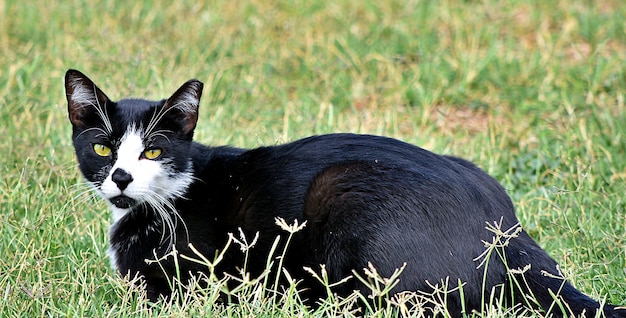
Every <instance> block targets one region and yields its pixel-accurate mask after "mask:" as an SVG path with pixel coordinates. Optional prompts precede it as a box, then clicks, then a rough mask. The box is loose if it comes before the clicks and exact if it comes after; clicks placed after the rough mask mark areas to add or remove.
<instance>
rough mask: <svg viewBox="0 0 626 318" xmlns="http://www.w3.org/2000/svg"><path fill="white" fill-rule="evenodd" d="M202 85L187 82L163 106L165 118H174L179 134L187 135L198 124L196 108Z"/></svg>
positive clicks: (200, 83) (195, 82) (198, 104)
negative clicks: (177, 123)
mask: <svg viewBox="0 0 626 318" xmlns="http://www.w3.org/2000/svg"><path fill="white" fill-rule="evenodd" d="M203 87H204V84H202V82H200V81H198V80H189V81H187V82H186V83H185V84H183V85H182V86H181V87H180V88H179V89H178V90H177V91H176V92H175V93H174V94H173V95H172V97H170V98H168V99H167V101H165V105H163V108H164V110H165V111H166V114H167V116H175V119H176V121H177V122H179V123H180V126H181V132H182V133H183V134H185V135H186V134H189V133H191V132H193V130H194V129H195V128H196V123H197V122H198V107H199V106H200V97H201V96H202V88H203Z"/></svg>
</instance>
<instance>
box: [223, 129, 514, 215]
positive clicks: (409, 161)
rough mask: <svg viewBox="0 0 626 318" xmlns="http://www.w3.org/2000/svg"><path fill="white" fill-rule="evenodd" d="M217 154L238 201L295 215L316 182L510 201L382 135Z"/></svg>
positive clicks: (495, 187) (452, 163) (460, 169)
mask: <svg viewBox="0 0 626 318" xmlns="http://www.w3.org/2000/svg"><path fill="white" fill-rule="evenodd" d="M222 151H229V152H230V154H231V155H230V156H226V157H227V158H229V159H228V160H224V161H223V165H224V166H223V167H220V168H219V170H221V171H222V172H223V173H224V175H225V178H228V179H229V180H230V181H231V185H230V186H231V187H232V188H234V189H238V191H239V193H238V194H239V195H240V197H242V198H244V199H245V198H253V199H254V201H255V205H256V206H259V205H262V206H264V207H268V210H276V209H280V210H286V211H292V212H294V213H296V214H299V213H300V212H301V211H302V209H303V206H302V203H303V202H305V201H307V200H310V198H311V195H309V194H310V192H311V191H317V190H319V189H318V188H319V187H320V185H322V184H323V185H325V186H327V187H333V186H335V185H338V184H343V186H345V187H353V188H354V187H355V186H356V185H361V186H362V187H364V189H365V188H367V189H371V190H372V191H380V190H381V189H382V188H385V189H387V190H388V191H386V192H383V193H388V194H389V195H392V194H393V195H404V196H407V197H415V196H417V195H420V193H419V191H420V189H430V190H428V191H431V190H432V189H440V190H441V191H442V192H446V193H453V192H455V193H460V194H462V195H464V196H466V197H488V196H491V197H492V199H494V200H499V199H500V198H501V200H502V202H501V203H502V204H503V205H508V204H509V202H510V201H509V199H508V196H507V195H506V193H505V192H504V190H503V189H502V188H501V187H500V185H499V184H498V183H497V182H496V181H495V180H494V179H493V178H491V177H489V176H488V175H487V174H486V173H484V172H483V171H482V170H480V169H479V168H477V167H476V166H475V165H473V164H472V163H470V162H467V161H465V160H463V159H459V158H453V157H447V156H441V155H437V154H434V153H432V152H430V151H427V150H425V149H422V148H420V147H417V146H414V145H411V144H408V143H405V142H402V141H399V140H396V139H392V138H387V137H380V136H372V135H357V134H329V135H319V136H312V137H308V138H304V139H300V140H296V141H294V142H291V143H287V144H283V145H278V146H270V147H260V148H256V149H251V150H246V151H244V150H238V149H237V150H222ZM322 181H324V182H322ZM424 191H427V190H424ZM307 193H309V194H307ZM242 201H243V200H242Z"/></svg>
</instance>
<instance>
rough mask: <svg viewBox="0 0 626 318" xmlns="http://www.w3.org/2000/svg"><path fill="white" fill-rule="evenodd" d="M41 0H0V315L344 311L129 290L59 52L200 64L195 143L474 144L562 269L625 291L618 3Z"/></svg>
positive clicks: (170, 75) (110, 81)
mask: <svg viewBox="0 0 626 318" xmlns="http://www.w3.org/2000/svg"><path fill="white" fill-rule="evenodd" d="M52 3H54V2H50V1H42V0H29V1H17V0H0V140H1V141H0V255H2V257H0V317H17V316H24V317H37V316H86V317H106V316H109V317H118V316H160V315H164V316H194V315H216V316H287V317H290V316H296V315H301V316H309V315H315V316H318V315H319V316H328V315H333V314H337V313H339V312H341V310H342V309H340V308H330V307H328V308H326V309H328V310H329V311H328V312H323V311H322V310H320V311H318V312H315V313H307V312H304V311H303V308H302V307H301V306H299V305H298V302H297V301H295V300H293V297H292V298H289V297H288V298H287V299H269V300H264V299H258V298H251V299H250V301H249V302H244V303H242V304H241V305H232V306H223V305H220V304H217V303H214V302H212V301H209V300H210V299H212V298H211V295H206V297H207V299H205V300H204V301H203V300H201V301H196V302H193V303H192V304H190V305H188V306H181V305H179V304H169V305H167V304H161V305H156V306H148V305H147V304H146V303H145V301H143V300H141V299H138V298H137V297H136V295H135V294H134V293H132V292H129V284H128V283H125V282H124V281H123V280H121V279H119V278H117V276H116V275H115V273H114V272H113V271H112V270H111V269H110V267H109V266H108V259H107V256H106V252H105V251H106V248H107V233H106V231H107V227H108V225H109V220H110V217H109V214H108V211H107V209H106V205H105V204H104V203H103V202H102V201H100V200H98V199H97V198H92V197H89V196H85V195H84V194H81V191H82V190H84V189H85V186H84V183H83V182H82V180H81V177H80V175H79V171H78V168H77V166H76V161H75V158H74V154H73V148H72V145H71V140H70V124H69V122H68V120H67V116H66V104H65V97H64V90H63V80H62V77H63V75H64V73H65V71H66V69H68V68H77V69H79V70H81V71H83V72H85V73H86V74H87V75H88V76H90V77H91V78H92V79H94V81H96V83H98V84H99V85H100V87H102V88H103V89H104V90H105V91H106V92H107V94H108V95H109V96H110V97H112V98H114V99H117V98H119V97H126V96H138V97H147V98H154V99H157V98H164V97H167V96H169V95H170V94H171V93H172V92H173V91H174V90H175V89H176V88H178V86H179V85H180V84H182V83H183V82H184V81H186V80H187V79H189V78H197V79H200V80H202V81H203V82H205V90H204V97H203V101H202V105H201V116H200V122H199V125H198V128H197V132H196V139H197V140H198V141H201V142H203V143H207V144H213V145H221V144H230V145H235V146H240V147H255V146H260V145H272V144H276V143H282V142H286V141H290V140H295V139H297V138H300V137H303V136H307V135H311V134H320V133H328V132H359V133H371V134H382V135H386V136H391V137H396V138H399V139H402V140H405V141H408V142H411V143H414V144H416V145H420V146H422V147H424V148H426V149H429V150H432V151H434V152H437V153H444V154H455V155H458V156H461V157H465V158H467V159H470V160H472V161H474V162H476V163H477V164H478V165H479V166H480V167H482V168H483V169H484V170H486V171H487V172H488V173H489V174H491V175H493V176H494V177H495V178H496V179H498V180H499V181H500V182H501V183H502V184H503V185H504V186H505V188H506V189H507V190H508V192H509V193H510V195H511V196H512V198H513V200H514V202H515V204H516V206H517V211H518V215H519V218H520V220H521V223H522V225H523V226H524V227H525V228H526V229H527V230H528V232H529V233H530V234H531V236H533V237H534V238H535V239H536V240H537V241H538V242H539V243H540V244H541V246H542V247H544V248H545V249H546V250H548V251H549V253H550V254H551V255H552V256H553V257H554V258H555V259H557V260H558V261H559V263H560V264H561V268H562V270H563V272H564V275H565V276H566V277H568V278H569V279H571V281H572V282H573V283H574V285H575V286H577V287H578V288H579V289H581V290H583V291H584V292H585V293H587V294H589V295H592V296H593V297H595V298H597V299H605V300H606V301H609V302H612V303H616V304H621V305H626V273H625V270H626V199H625V198H624V194H625V193H626V106H625V104H624V99H625V93H626V72H625V71H626V34H625V29H626V24H625V22H624V21H625V19H626V5H624V4H623V3H622V2H621V1H618V0H607V1H602V2H601V3H602V4H594V1H574V0H571V1H570V0H562V1H542V0H527V1H509V2H501V1H494V0H485V1H429V0H423V1H419V0H406V1H399V0H390V1H369V0H364V1H332V2H330V1H329V2H327V1H319V0H314V1H302V0H293V1H259V0H245V1H222V0H212V1H208V2H207V3H202V1H200V2H199V1H187V0H179V1H161V0H148V1H139V2H136V3H135V2H132V1H128V2H122V1H112V0H103V1H76V0H72V1H63V2H60V1H59V3H58V4H52ZM598 3H600V2H598ZM251 295H254V293H252V294H251ZM198 297H200V296H198ZM401 313H402V312H401V311H400V310H399V309H397V308H393V307H390V308H383V311H380V312H378V313H377V314H376V315H378V316H385V315H399V314H401ZM484 314H485V315H488V316H498V315H499V314H497V313H484Z"/></svg>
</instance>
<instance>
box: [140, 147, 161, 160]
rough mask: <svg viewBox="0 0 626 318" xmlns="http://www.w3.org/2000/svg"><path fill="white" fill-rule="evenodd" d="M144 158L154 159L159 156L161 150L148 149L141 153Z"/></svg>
mask: <svg viewBox="0 0 626 318" xmlns="http://www.w3.org/2000/svg"><path fill="white" fill-rule="evenodd" d="M143 155H144V157H146V159H150V160H152V159H156V158H158V157H159V156H160V155H161V149H159V148H153V149H148V150H146V151H144V152H143Z"/></svg>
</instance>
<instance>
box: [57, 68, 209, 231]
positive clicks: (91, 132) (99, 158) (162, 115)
mask: <svg viewBox="0 0 626 318" xmlns="http://www.w3.org/2000/svg"><path fill="white" fill-rule="evenodd" d="M202 87H203V84H202V83H201V82H200V81H197V80H190V81H188V82H186V83H185V84H183V85H182V86H181V87H180V88H179V89H178V90H177V91H176V92H175V93H174V94H173V95H172V96H171V97H170V98H168V99H164V100H160V101H149V100H144V99H122V100H120V101H118V102H114V101H112V100H111V99H109V98H108V97H107V96H106V95H105V94H104V92H102V90H100V89H99V88H98V87H97V86H96V85H95V84H94V83H93V82H92V81H91V80H90V79H89V78H87V76H85V75H84V74H82V73H81V72H79V71H76V70H68V71H67V73H66V75H65V90H66V95H67V104H68V115H69V119H70V122H71V123H72V128H73V130H72V141H73V143H74V148H75V150H76V156H77V159H78V163H79V166H80V170H81V171H82V173H83V175H84V177H85V178H86V179H87V180H88V181H89V182H90V183H91V185H92V186H93V187H94V188H95V189H96V190H97V192H98V193H99V194H100V196H102V197H103V198H104V199H106V200H107V201H108V202H109V203H110V205H111V208H112V210H113V217H114V219H115V220H116V221H117V220H119V219H120V218H122V217H123V216H124V215H125V214H126V213H128V212H129V211H130V210H132V208H134V207H136V206H138V205H141V204H148V205H151V206H155V207H157V206H163V205H165V204H168V201H170V200H172V199H175V198H179V197H183V196H184V194H185V192H186V190H187V188H188V186H189V185H190V184H191V182H192V181H193V177H192V166H191V160H190V156H189V151H190V147H191V143H192V137H193V131H194V129H195V127H196V122H197V120H198V106H199V102H200V96H201V94H202Z"/></svg>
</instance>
